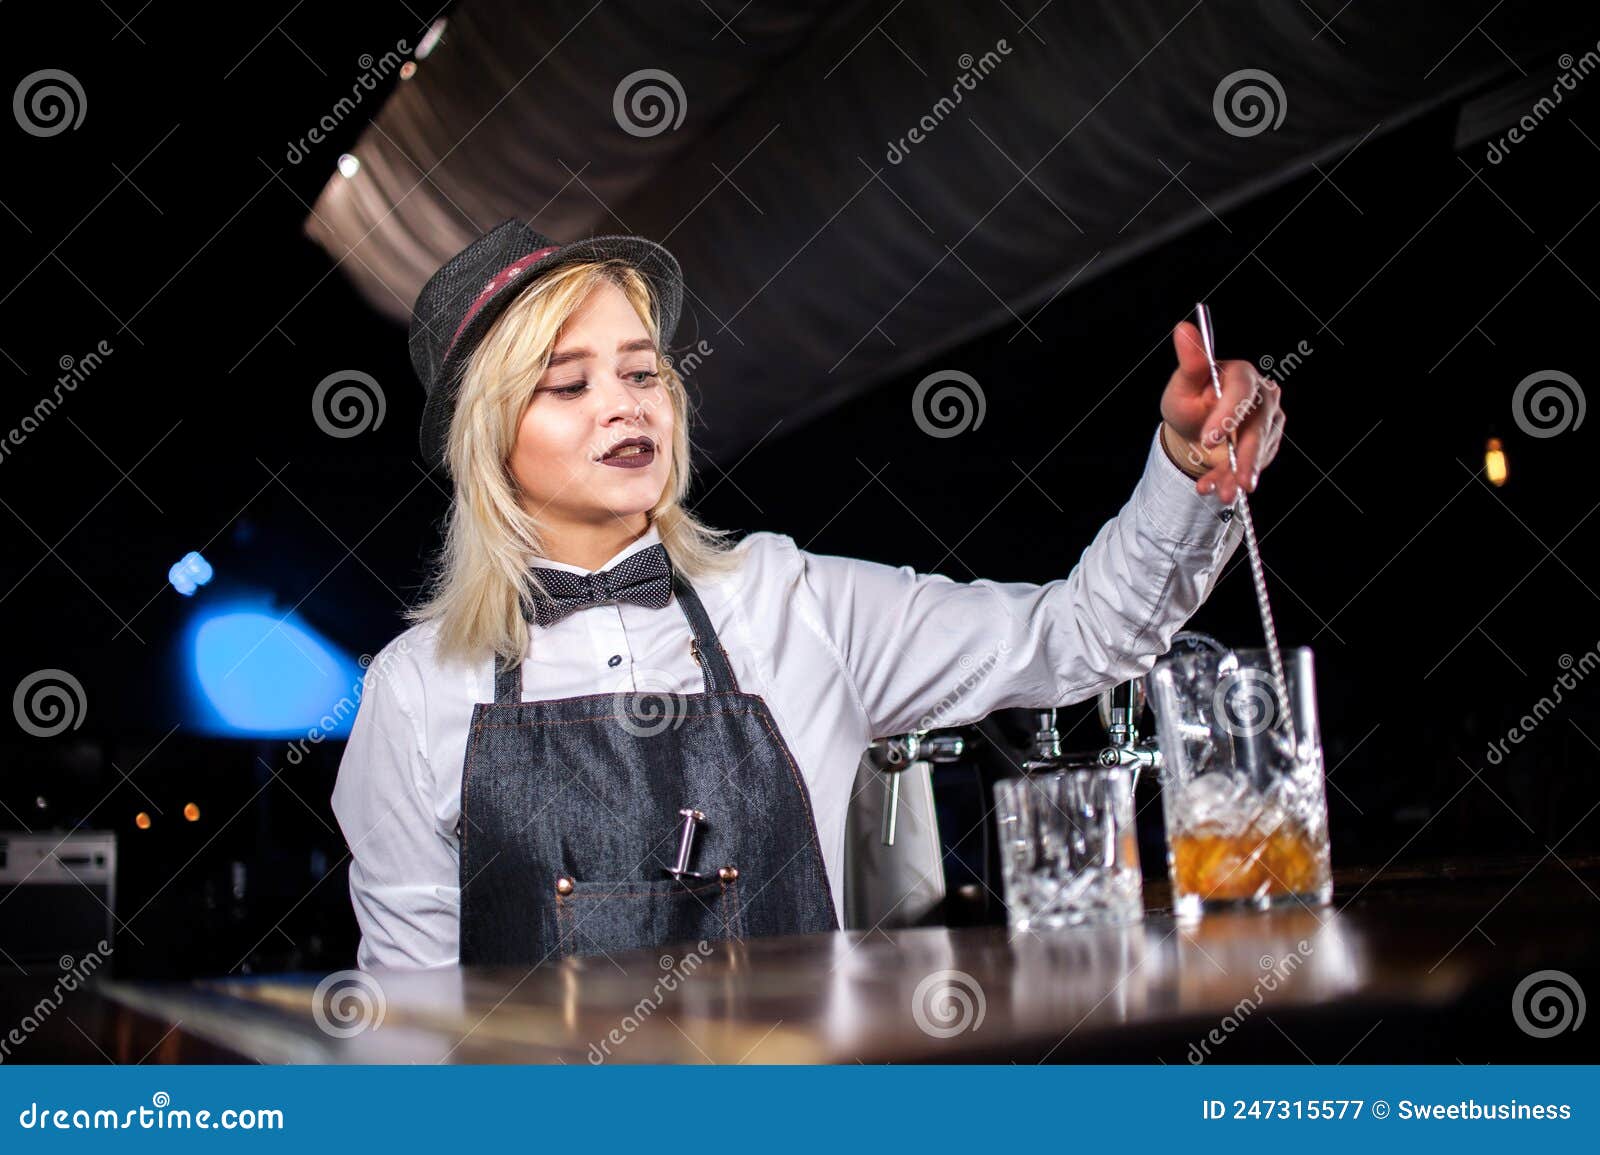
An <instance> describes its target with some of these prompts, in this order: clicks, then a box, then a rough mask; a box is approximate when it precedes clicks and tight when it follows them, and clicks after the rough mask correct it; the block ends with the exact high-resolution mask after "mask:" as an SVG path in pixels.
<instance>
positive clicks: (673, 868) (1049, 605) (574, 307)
mask: <svg viewBox="0 0 1600 1155" xmlns="http://www.w3.org/2000/svg"><path fill="white" fill-rule="evenodd" d="M682 300H683V286H682V280H681V274H680V271H679V267H678V263H677V261H676V260H675V259H674V258H673V257H672V255H671V254H670V253H668V252H667V251H666V250H665V249H663V248H661V247H660V246H658V245H656V244H653V243H652V242H650V241H647V240H644V239H643V238H640V237H598V238H592V239H589V240H584V241H579V242H575V243H573V244H569V245H558V244H556V243H555V242H553V241H551V240H549V239H548V238H546V237H543V236H541V235H539V234H538V233H536V232H534V231H533V230H532V229H530V228H528V227H527V226H526V225H524V224H523V223H522V222H520V221H517V220H509V221H506V222H504V223H503V224H501V225H499V226H498V227H496V228H495V229H493V230H492V231H490V232H489V233H487V234H486V235H484V236H482V237H480V238H479V239H477V240H476V241H474V242H473V243H472V244H470V245H468V246H467V248H466V249H464V250H463V251H462V252H460V253H459V254H457V255H456V256H455V257H453V258H452V259H451V260H450V261H449V262H447V263H446V264H445V265H444V266H443V267H442V268H441V269H440V270H439V271H438V272H437V273H435V274H434V275H433V277H432V278H430V279H429V281H428V283H427V284H426V285H425V286H424V287H423V290H422V293H421V295H420V296H419V297H418V299H417V303H416V308H415V312H414V316H413V320H412V325H411V333H410V347H411V359H412V364H413V365H414V366H415V368H416V370H417V374H418V376H419V377H420V378H421V379H422V383H423V386H424V388H425V389H426V390H427V395H428V398H427V405H426V408H425V410H424V414H423V427H422V446H423V452H424V454H425V456H426V458H427V460H428V462H429V463H430V464H433V465H440V464H442V465H445V466H447V467H448V469H449V472H450V475H451V477H452V479H453V482H454V499H453V502H452V506H451V509H450V514H449V525H448V532H447V537H446V545H445V549H444V552H443V555H442V559H441V564H440V568H439V573H438V577H437V580H436V584H435V587H434V589H433V592H432V596H431V598H430V600H428V601H427V602H426V603H425V604H423V605H421V606H420V607H418V608H417V609H416V610H414V611H413V613H412V620H413V621H414V623H415V624H414V625H412V627H411V628H410V629H408V630H406V631H405V632H404V633H403V634H401V635H400V636H399V637H397V638H396V639H394V641H392V642H391V643H389V645H388V646H386V647H385V648H384V649H383V650H382V652H380V653H379V654H378V655H377V657H376V658H375V659H374V661H373V663H372V665H371V667H370V669H369V670H368V672H367V676H366V681H365V684H364V690H363V695H362V699H361V706H360V710H359V712H358V714H357V717H356V720H355V723H354V728H353V730H352V733H351V736H350V741H349V745H348V747H347V749H346V751H345V754H344V760H343V762H342V764H341V765H340V768H339V777H338V782H337V785H336V786H335V788H334V792H333V808H334V812H335V814H336V815H337V816H338V819H339V824H340V826H341V827H342V829H343V832H344V835H345V838H346V840H347V841H348V843H349V846H350V852H351V856H352V862H351V867H350V894H351V899H352V901H353V903H354V906H355V911H356V917H357V921H358V922H359V923H360V926H361V932H362V939H361V947H360V951H359V955H358V959H359V962H360V965H362V966H363V967H371V966H378V965H384V966H439V965H448V964H452V963H456V962H458V961H459V962H460V963H462V964H473V963H508V964H520V965H532V964H536V963H539V962H541V961H543V960H545V959H551V958H557V957H560V956H562V955H567V954H589V953H596V952H613V951H617V950H622V949H628V948H632V947H644V946H650V945H654V944H658V943H664V942H670V941H678V940H698V939H708V940H717V939H726V938H741V937H754V936H758V935H773V934H789V933H803V932H811V931H821V930H828V929H832V928H837V927H838V925H839V917H838V911H839V910H840V909H841V907H842V899H843V890H844V888H843V878H842V873H841V867H842V863H843V856H844V832H845V813H846V809H847V807H848V805H849V803H850V791H851V785H852V782H853V780H854V777H855V772H856V766H857V763H858V761H859V758H860V755H861V752H862V751H863V750H864V749H865V748H866V746H867V745H868V743H869V742H870V741H871V740H873V739H874V738H878V737H883V736H887V735H892V734H899V733H903V732H906V731H909V730H912V729H915V728H917V726H918V724H919V719H923V718H925V717H927V716H928V715H930V714H931V713H933V711H934V710H935V708H936V707H938V708H941V709H943V710H944V712H943V713H942V714H941V724H942V725H948V726H954V725H959V724H962V723H966V722H970V721H973V720H976V719H979V718H982V717H984V716H985V715H987V714H989V713H990V712H992V711H994V710H996V709H999V708H1001V707H1006V706H1032V707H1047V706H1059V705H1067V704H1069V703H1073V702H1079V701H1082V700H1084V699H1086V698H1089V697H1091V696H1093V695H1094V694H1095V693H1097V692H1098V691H1100V690H1101V689H1103V688H1104V687H1106V686H1109V685H1112V684H1114V683H1116V682H1119V681H1122V680H1125V679H1127V678H1131V677H1135V676H1137V675H1140V674H1142V673H1144V672H1145V671H1147V670H1148V669H1149V668H1150V666H1151V665H1152V664H1153V662H1154V660H1155V658H1156V657H1158V656H1159V655H1160V654H1162V653H1163V652H1165V650H1166V649H1167V647H1168V644H1169V641H1170V639H1171V637H1172V635H1173V634H1174V633H1175V632H1176V631H1177V630H1178V629H1179V628H1180V627H1181V626H1182V625H1183V623H1184V622H1185V621H1186V620H1187V619H1188V618H1189V616H1190V615H1191V614H1193V613H1194V611H1195V609H1196V608H1197V607H1198V606H1199V605H1200V603H1201V602H1202V601H1203V600H1204V598H1205V596H1206V594H1207V592H1208V591H1209V589H1210V588H1211V586H1212V584H1213V583H1214V582H1215V580H1216V576H1217V574H1218V573H1219V572H1220V571H1221V568H1222V566H1223V564H1224V563H1225V562H1226V561H1227V559H1228V557H1229V555H1230V554H1231V552H1232V550H1233V548H1234V547H1235V546H1236V545H1237V544H1238V538H1239V533H1240V527H1239V525H1238V524H1236V523H1234V522H1232V521H1231V520H1230V513H1229V509H1228V507H1229V506H1231V504H1232V502H1233V499H1234V495H1235V493H1236V491H1237V490H1238V488H1240V487H1241V486H1242V488H1243V489H1245V490H1251V489H1253V488H1254V485H1255V481H1256V478H1257V477H1258V475H1259V471H1260V469H1261V468H1262V467H1264V466H1265V465H1266V464H1267V463H1268V462H1270V461H1271V460H1272V458H1273V456H1274V454H1275V453H1276V451H1277V446H1278V442H1279V439H1280V437H1281V434H1282V429H1283V423H1284V416H1283V411H1282V408H1281V406H1280V404H1279V392H1278V388H1277V386H1276V385H1274V384H1272V383H1271V382H1268V381H1264V380H1263V379H1262V378H1261V377H1260V376H1259V375H1257V374H1256V373H1255V372H1254V370H1253V369H1252V368H1251V367H1250V365H1249V364H1248V363H1246V362H1240V361H1234V362H1228V363H1226V364H1225V365H1224V367H1223V378H1222V380H1223V392H1224V396H1223V398H1222V399H1221V400H1220V401H1219V400H1218V399H1217V398H1216V397H1215V395H1214V393H1213V392H1212V389H1211V385H1210V378H1209V374H1208V371H1207V363H1206V359H1205V355H1204V353H1203V351H1202V349H1201V346H1200V344H1199V341H1198V334H1197V333H1196V331H1195V330H1194V328H1193V326H1191V325H1188V324H1187V323H1185V324H1180V325H1179V326H1178V328H1177V330H1176V332H1175V333H1174V343H1175V345H1176V348H1177V356H1178V368H1177V370H1176V371H1175V372H1174V373H1173V375H1172V378H1171V380H1170V381H1169V382H1168V383H1167V387H1166V391H1165V393H1164V394H1163V395H1162V399H1161V414H1162V417H1163V421H1162V423H1161V426H1160V428H1159V430H1158V432H1157V435H1156V436H1155V437H1154V438H1152V440H1151V444H1150V450H1149V454H1148V458H1147V462H1146V465H1145V469H1144V474H1143V476H1142V477H1141V478H1140V479H1139V482H1138V484H1137V485H1136V486H1135V488H1134V492H1133V496H1132V497H1131V498H1130V499H1129V500H1128V502H1127V503H1126V504H1125V505H1124V506H1123V507H1122V509H1121V511H1120V512H1119V513H1118V514H1117V515H1116V517H1114V518H1112V519H1111V520H1110V521H1109V522H1107V523H1106V524H1105V525H1104V526H1103V527H1102V528H1101V530H1100V532H1099V533H1098V534H1097V535H1096V536H1095V539H1094V541H1093V542H1091V543H1090V545H1089V547H1088V549H1087V550H1085V552H1084V554H1083V556H1082V558H1081V559H1080V561H1079V563H1078V565H1077V566H1076V567H1075V568H1074V569H1073V571H1072V572H1071V573H1070V574H1069V575H1068V576H1067V577H1065V578H1060V579H1057V580H1054V581H1050V582H1046V583H1045V584H1043V585H1035V584H1032V583H1027V582H994V581H988V580H981V581H974V582H970V583H962V582H955V581H951V580H950V579H949V578H946V577H943V576H940V575H937V574H918V573H915V572H913V571H912V570H911V569H910V568H909V567H901V568H898V569H897V568H894V567H892V566H887V565H880V564H877V563H874V562H869V561H862V560H859V559H856V558H847V557H832V556H827V555H819V554H812V553H808V552H806V551H805V550H803V549H801V548H799V547H798V546H796V544H795V542H794V541H793V539H791V538H789V537H786V536H783V535H781V534H775V533H753V534H750V535H748V536H746V537H744V538H743V539H742V540H739V541H738V542H737V543H732V542H729V541H728V540H726V533H725V531H720V530H715V529H712V528H710V527H708V526H706V525H705V524H703V523H702V522H700V521H698V520H697V519H696V518H695V516H694V515H693V514H692V513H691V512H690V511H689V510H688V509H686V508H685V507H684V505H683V500H684V496H685V494H686V492H687V490H688V487H689V480H690V470H691V461H690V455H689V447H690V440H689V406H688V401H687V398H686V395H685V392H684V386H683V382H682V380H681V379H680V378H679V376H678V375H677V374H676V373H675V372H674V370H673V368H672V365H671V363H670V361H669V360H668V359H667V358H666V357H665V356H664V355H663V351H664V350H665V349H667V348H668V347H669V344H670V342H671V339H672V335H673V331H674V329H675V327H676V325H677V321H678V315H679V312H680V308H681V305H682ZM1230 433H1231V434H1232V435H1233V436H1234V438H1235V440H1236V445H1237V452H1238V462H1239V470H1238V475H1237V476H1235V474H1234V473H1233V472H1232V471H1231V470H1230V469H1229V467H1228V461H1227V452H1226V450H1227V446H1226V444H1225V443H1224V442H1225V439H1226V437H1227V436H1228V435H1229V434H1230ZM974 668H985V669H986V670H987V672H986V673H985V674H984V676H983V677H981V678H979V679H973V678H972V677H971V676H970V671H971V670H972V669H974ZM958 685H959V686H960V694H959V696H956V691H957V688H958ZM952 698H955V705H954V708H953V709H948V706H949V703H950V701H951V699H952Z"/></svg>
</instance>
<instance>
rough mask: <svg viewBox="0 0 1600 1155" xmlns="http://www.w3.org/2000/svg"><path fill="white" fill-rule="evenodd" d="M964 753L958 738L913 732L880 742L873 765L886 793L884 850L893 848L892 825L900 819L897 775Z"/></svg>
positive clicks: (962, 741) (961, 739) (952, 758)
mask: <svg viewBox="0 0 1600 1155" xmlns="http://www.w3.org/2000/svg"><path fill="white" fill-rule="evenodd" d="M873 745H874V746H878V745H880V744H879V743H874V744H873ZM965 752H966V739H964V738H963V737H962V736H961V735H960V734H951V733H930V732H929V731H927V730H913V731H911V732H910V733H909V734H901V735H898V736H896V737H893V738H886V739H884V740H883V742H882V743H881V749H880V751H879V752H878V753H877V755H876V756H875V757H874V759H873V761H874V762H875V763H876V764H877V766H878V769H879V770H880V771H881V772H882V773H883V774H884V775H885V776H886V778H887V789H888V792H889V793H888V798H887V800H886V801H885V803H884V807H883V844H884V845H885V846H893V845H894V835H895V824H896V822H898V820H899V816H900V775H901V774H904V773H905V772H906V771H907V770H909V769H911V768H912V767H913V766H915V765H918V764H920V763H927V764H930V765H931V764H932V763H936V762H955V761H957V760H958V759H960V758H961V756H962V755H963V754H964V753H965Z"/></svg>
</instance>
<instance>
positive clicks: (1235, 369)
mask: <svg viewBox="0 0 1600 1155" xmlns="http://www.w3.org/2000/svg"><path fill="white" fill-rule="evenodd" d="M1217 368H1218V369H1219V371H1220V373H1221V377H1222V400H1221V402H1220V403H1219V404H1218V405H1217V406H1216V407H1215V408H1213V409H1212V411H1211V416H1210V417H1208V418H1206V425H1205V432H1204V433H1203V435H1202V437H1201V440H1202V442H1203V443H1204V444H1206V445H1208V446H1209V445H1220V444H1221V443H1222V442H1223V441H1224V440H1226V439H1227V437H1228V435H1229V434H1230V433H1233V432H1235V431H1236V430H1237V429H1238V428H1239V427H1240V426H1241V425H1243V424H1244V422H1245V420H1246V418H1248V417H1249V416H1250V414H1251V412H1252V411H1253V410H1254V408H1255V406H1256V403H1257V401H1258V400H1259V398H1260V389H1261V378H1260V377H1258V376H1257V375H1256V371H1255V369H1254V368H1252V367H1251V365H1250V364H1249V363H1248V362H1246V361H1224V362H1222V363H1221V364H1219V365H1218V366H1217Z"/></svg>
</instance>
